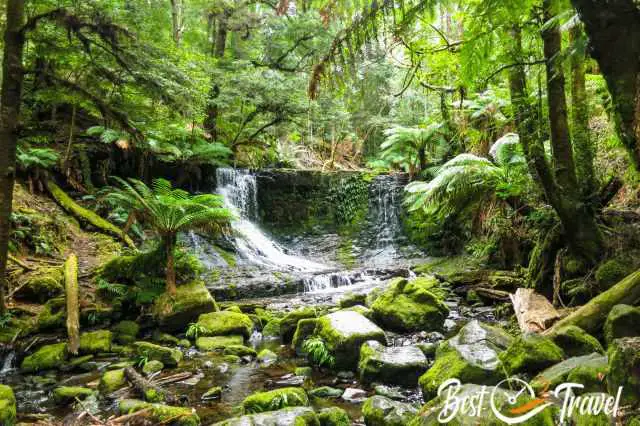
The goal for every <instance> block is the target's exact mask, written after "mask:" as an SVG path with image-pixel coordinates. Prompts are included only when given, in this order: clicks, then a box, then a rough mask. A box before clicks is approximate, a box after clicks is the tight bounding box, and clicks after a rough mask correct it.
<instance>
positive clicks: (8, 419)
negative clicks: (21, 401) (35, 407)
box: [0, 385, 16, 426]
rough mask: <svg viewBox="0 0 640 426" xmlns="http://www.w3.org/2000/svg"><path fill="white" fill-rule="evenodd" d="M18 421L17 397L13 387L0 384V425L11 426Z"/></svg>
mask: <svg viewBox="0 0 640 426" xmlns="http://www.w3.org/2000/svg"><path fill="white" fill-rule="evenodd" d="M15 422H16V397H15V395H14V394H13V389H11V388H10V387H9V386H6V385H0V425H7V426H11V425H13V424H15Z"/></svg>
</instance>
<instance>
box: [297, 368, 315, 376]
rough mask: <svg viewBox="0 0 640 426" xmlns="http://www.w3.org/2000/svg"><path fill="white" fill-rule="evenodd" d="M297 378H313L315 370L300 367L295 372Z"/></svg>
mask: <svg viewBox="0 0 640 426" xmlns="http://www.w3.org/2000/svg"><path fill="white" fill-rule="evenodd" d="M293 374H295V375H296V376H302V377H311V375H312V374H313V368H311V367H298V368H296V370H295V372H294V373H293Z"/></svg>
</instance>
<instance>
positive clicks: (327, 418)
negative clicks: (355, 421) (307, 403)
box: [318, 407, 351, 426]
mask: <svg viewBox="0 0 640 426" xmlns="http://www.w3.org/2000/svg"><path fill="white" fill-rule="evenodd" d="M318 420H320V426H350V425H351V419H350V418H349V415H348V414H347V412H346V411H344V410H343V409H342V408H339V407H329V408H323V409H322V410H320V412H319V413H318Z"/></svg>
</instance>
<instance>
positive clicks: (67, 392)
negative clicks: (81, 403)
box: [52, 386, 94, 404]
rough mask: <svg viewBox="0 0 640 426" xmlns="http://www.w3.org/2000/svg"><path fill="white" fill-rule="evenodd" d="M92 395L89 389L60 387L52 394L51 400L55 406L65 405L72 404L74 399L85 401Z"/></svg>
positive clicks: (92, 392)
mask: <svg viewBox="0 0 640 426" xmlns="http://www.w3.org/2000/svg"><path fill="white" fill-rule="evenodd" d="M93 394H94V391H92V390H91V389H89V388H83V387H80V386H60V387H58V388H55V389H54V390H53V392H52V396H53V400H54V401H55V402H56V404H67V403H69V402H74V401H75V399H76V398H78V399H85V398H86V397H88V396H90V395H93Z"/></svg>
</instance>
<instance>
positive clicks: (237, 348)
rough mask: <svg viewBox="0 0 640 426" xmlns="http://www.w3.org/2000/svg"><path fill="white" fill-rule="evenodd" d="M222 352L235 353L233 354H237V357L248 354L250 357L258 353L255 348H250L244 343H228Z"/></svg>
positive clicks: (225, 353)
mask: <svg viewBox="0 0 640 426" xmlns="http://www.w3.org/2000/svg"><path fill="white" fill-rule="evenodd" d="M222 353H223V354H224V355H235V356H239V357H243V356H250V357H252V358H253V357H256V356H257V355H258V353H257V352H256V351H255V349H253V348H250V347H248V346H245V345H230V346H227V347H225V348H224V350H223V351H222Z"/></svg>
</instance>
